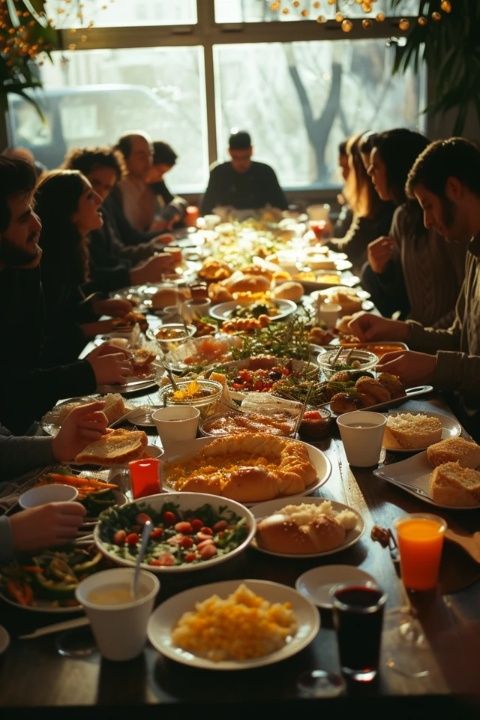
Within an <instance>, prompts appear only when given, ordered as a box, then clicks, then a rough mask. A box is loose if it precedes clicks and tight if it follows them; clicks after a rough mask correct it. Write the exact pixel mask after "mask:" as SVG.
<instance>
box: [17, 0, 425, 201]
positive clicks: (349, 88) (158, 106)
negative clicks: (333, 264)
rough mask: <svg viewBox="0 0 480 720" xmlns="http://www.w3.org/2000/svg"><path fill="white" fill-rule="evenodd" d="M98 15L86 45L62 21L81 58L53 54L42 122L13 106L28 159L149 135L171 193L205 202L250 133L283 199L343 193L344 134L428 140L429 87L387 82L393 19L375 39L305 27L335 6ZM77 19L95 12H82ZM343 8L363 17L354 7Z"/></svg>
mask: <svg viewBox="0 0 480 720" xmlns="http://www.w3.org/2000/svg"><path fill="white" fill-rule="evenodd" d="M382 3H383V0H378V1H377V2H376V3H375V5H374V6H373V7H374V12H378V11H379V10H381V9H382V7H383V4H382ZM94 4H95V3H94ZM100 4H101V7H102V9H101V10H99V11H98V14H97V15H96V16H95V19H94V21H95V26H94V27H93V29H90V30H88V32H87V33H86V42H85V43H84V44H83V45H82V43H81V41H79V36H80V38H81V35H80V34H79V32H78V31H76V30H75V26H76V24H78V18H76V17H75V16H72V15H71V14H69V13H67V12H65V13H63V14H62V23H63V27H65V28H70V29H66V30H64V45H65V47H69V46H70V45H72V44H73V45H76V48H77V49H76V50H74V51H73V52H65V53H54V57H53V64H51V63H49V62H46V63H45V64H44V65H43V67H42V77H43V81H44V86H45V91H44V92H43V94H38V93H37V94H36V95H35V97H37V98H40V101H41V104H42V107H43V109H44V113H45V117H46V120H47V122H46V124H42V123H41V122H40V121H39V118H38V116H37V115H35V111H33V110H32V108H31V107H30V106H28V104H27V103H26V102H25V101H24V100H22V99H21V98H14V97H13V96H10V99H9V102H10V109H11V119H12V126H13V141H14V143H15V144H24V145H27V146H28V147H31V149H32V150H33V151H34V153H35V155H36V156H37V158H38V159H39V160H40V161H41V162H44V163H45V164H46V165H47V166H48V167H55V166H56V165H57V164H58V163H59V162H61V160H62V159H63V153H64V152H65V151H66V150H68V149H69V148H71V147H74V146H78V145H83V146H86V145H92V144H95V145H98V144H113V143H114V142H115V141H116V140H117V139H118V137H119V136H120V135H121V134H122V133H124V132H128V131H131V130H137V129H143V130H145V131H146V132H148V133H149V134H150V135H151V136H152V139H154V140H165V141H166V142H168V143H170V144H171V145H172V147H173V148H174V150H175V151H176V152H177V153H178V156H179V158H178V162H177V165H176V166H175V167H174V168H173V170H172V171H171V173H170V174H169V176H168V184H169V186H171V187H172V189H173V191H174V192H178V193H186V194H188V193H191V194H197V195H198V194H201V193H202V192H203V191H204V189H205V187H206V183H207V180H208V167H209V164H210V163H211V162H213V161H215V160H224V159H225V158H226V145H227V139H228V135H229V134H230V131H231V129H232V128H233V127H238V128H242V129H246V130H249V131H250V132H251V134H252V138H253V141H254V146H255V158H256V159H258V160H261V161H264V162H267V163H269V164H271V165H272V166H273V167H274V168H275V170H276V172H277V174H278V177H279V179H280V182H281V184H282V185H283V187H284V188H285V189H287V190H290V191H291V192H295V191H300V190H301V191H302V192H304V191H305V190H312V191H315V192H317V191H318V190H319V189H325V190H330V191H331V190H332V188H334V187H338V186H339V185H340V178H339V176H338V174H337V146H338V143H339V142H341V141H342V140H344V139H345V138H346V137H348V136H349V135H350V134H352V133H356V132H361V131H365V130H376V131H379V130H383V129H386V128H391V127H399V126H406V127H410V128H416V129H418V130H420V131H422V130H423V128H424V120H425V119H424V116H423V115H422V114H421V113H420V110H421V108H423V107H424V105H425V97H424V85H425V78H424V77H423V74H420V75H417V76H414V75H413V74H407V75H398V76H392V75H391V62H392V59H393V57H392V56H393V52H392V49H391V48H389V47H388V43H386V39H388V37H389V35H391V34H392V32H395V25H394V23H393V20H392V21H390V20H389V19H388V18H387V19H386V20H385V22H383V23H375V24H374V27H373V28H372V29H370V30H367V31H363V30H362V29H361V28H359V23H357V25H356V26H355V27H354V29H353V31H352V33H351V34H349V35H348V36H347V35H346V34H345V33H343V32H342V31H341V30H340V27H339V26H338V24H337V23H335V22H330V23H327V24H325V23H316V22H312V21H310V20H308V21H305V18H304V17H303V16H302V15H301V9H302V8H303V9H305V8H308V10H309V17H311V18H313V17H315V14H317V13H318V12H322V13H323V14H325V15H328V16H329V17H330V16H331V14H332V13H333V11H334V9H335V6H334V5H329V4H327V3H326V2H324V1H323V0H322V3H321V4H320V6H319V3H318V2H313V0H312V2H306V1H305V0H302V2H301V3H300V5H299V7H298V8H295V5H294V3H291V2H289V3H287V2H285V0H283V2H282V3H281V6H282V7H287V6H288V7H289V13H288V15H287V14H283V13H278V12H273V11H272V10H271V2H270V1H267V0H215V2H213V3H210V2H208V3H207V2H206V1H205V0H135V2H133V1H132V0H115V2H110V0H103V2H102V3H96V6H97V8H98V7H99V5H100ZM415 4H416V3H415V2H413V0H412V5H415ZM388 5H390V4H389V3H388ZM59 7H63V8H65V7H68V4H67V5H66V4H65V3H64V2H62V4H61V6H59V5H58V4H57V0H49V9H50V12H51V13H52V14H53V16H54V13H55V12H57V11H58V8H59ZM83 7H84V9H85V13H88V8H89V7H90V6H89V4H88V2H87V1H86V0H85V2H84V3H83ZM319 7H320V8H321V10H320V9H318V8H319ZM348 8H349V14H350V15H351V17H353V18H355V17H358V16H360V15H361V16H362V17H364V16H363V14H361V12H360V10H359V7H358V5H356V3H355V2H350V3H349V5H348ZM412 9H414V8H413V7H412ZM86 19H88V17H86ZM285 21H287V22H285ZM289 21H295V22H289ZM129 26H134V27H135V32H132V31H131V30H130V27H129Z"/></svg>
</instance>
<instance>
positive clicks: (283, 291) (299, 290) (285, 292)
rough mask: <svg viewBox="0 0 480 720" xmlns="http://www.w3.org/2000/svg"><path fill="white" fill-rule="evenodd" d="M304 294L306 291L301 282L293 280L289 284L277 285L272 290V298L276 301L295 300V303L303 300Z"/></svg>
mask: <svg viewBox="0 0 480 720" xmlns="http://www.w3.org/2000/svg"><path fill="white" fill-rule="evenodd" d="M304 293H305V290H304V288H303V285H302V284H301V283H299V282H293V281H292V280H291V281H289V282H284V283H281V285H277V286H276V287H275V288H274V289H273V290H272V297H274V298H275V299H276V300H293V301H294V302H297V300H300V299H301V298H302V296H303V295H304Z"/></svg>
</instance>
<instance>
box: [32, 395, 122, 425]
mask: <svg viewBox="0 0 480 720" xmlns="http://www.w3.org/2000/svg"><path fill="white" fill-rule="evenodd" d="M97 400H103V401H104V403H105V407H104V408H103V412H104V413H105V415H106V416H107V419H108V422H109V425H112V424H116V423H119V422H122V420H124V419H125V418H126V417H127V416H128V413H129V412H130V411H131V410H132V408H131V407H129V406H128V405H127V404H126V403H125V401H124V399H123V397H122V396H121V395H120V393H107V395H103V396H99V395H95V396H91V397H78V398H70V400H63V401H62V402H59V403H57V405H55V407H53V408H52V409H51V410H49V411H48V412H47V413H45V415H44V416H43V418H42V420H41V426H42V429H43V431H44V432H46V433H47V434H48V435H56V434H57V432H58V431H59V429H60V426H61V425H62V423H63V421H64V419H65V418H66V416H67V415H68V413H69V412H70V411H71V410H73V409H74V408H77V407H79V406H80V405H87V404H88V403H91V402H95V401H97Z"/></svg>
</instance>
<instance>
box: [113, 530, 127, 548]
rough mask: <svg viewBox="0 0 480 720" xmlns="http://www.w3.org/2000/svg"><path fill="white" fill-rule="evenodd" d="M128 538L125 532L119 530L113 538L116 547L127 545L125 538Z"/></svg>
mask: <svg viewBox="0 0 480 720" xmlns="http://www.w3.org/2000/svg"><path fill="white" fill-rule="evenodd" d="M126 537H127V533H126V532H125V530H117V532H116V533H115V535H114V536H113V542H114V543H115V545H125V538H126Z"/></svg>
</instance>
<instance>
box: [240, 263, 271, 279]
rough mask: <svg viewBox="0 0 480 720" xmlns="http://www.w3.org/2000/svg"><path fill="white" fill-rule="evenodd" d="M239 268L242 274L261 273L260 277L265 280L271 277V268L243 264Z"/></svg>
mask: <svg viewBox="0 0 480 720" xmlns="http://www.w3.org/2000/svg"><path fill="white" fill-rule="evenodd" d="M240 270H241V272H243V274H244V275H261V276H262V277H265V278H267V280H272V278H273V272H272V270H269V269H268V268H264V267H261V266H260V265H254V264H251V265H244V266H243V267H242V268H240Z"/></svg>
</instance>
